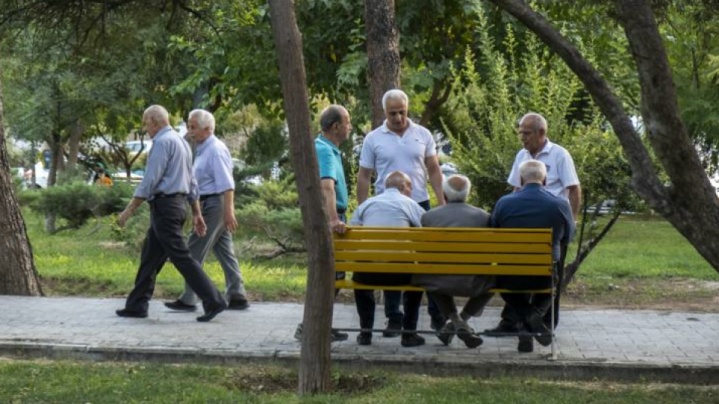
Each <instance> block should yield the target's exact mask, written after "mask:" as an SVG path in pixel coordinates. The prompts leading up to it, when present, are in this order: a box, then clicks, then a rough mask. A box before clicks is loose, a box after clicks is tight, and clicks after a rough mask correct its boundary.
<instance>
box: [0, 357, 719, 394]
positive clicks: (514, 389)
mask: <svg viewBox="0 0 719 404" xmlns="http://www.w3.org/2000/svg"><path fill="white" fill-rule="evenodd" d="M332 378H333V383H334V386H335V389H334V392H333V393H332V394H329V395H318V396H314V397H308V398H304V399H303V398H299V397H298V396H297V395H296V386H297V384H296V380H297V375H296V373H295V372H293V371H289V370H286V369H281V368H274V367H258V366H253V365H248V366H243V367H241V368H228V367H217V366H213V367H210V366H197V365H161V364H134V363H130V364H128V363H120V364H116V363H77V362H67V361H58V362H47V361H13V360H4V361H0V402H8V403H14V402H17V403H21V402H22V403H25V402H28V403H29V402H57V403H60V402H78V403H79V402H82V403H126V402H153V403H207V402H212V403H282V404H287V403H407V402H412V403H448V404H455V403H498V404H500V403H542V404H546V403H568V404H574V403H607V404H609V403H611V404H615V403H651V404H659V403H679V402H682V403H700V402H701V403H708V402H717V400H718V399H719V388H717V387H716V386H711V387H702V386H691V385H682V386H677V385H667V384H661V385H660V384H651V383H643V384H621V383H608V382H561V383H560V382H551V381H541V380H535V379H507V378H490V379H476V378H469V377H448V378H443V377H430V376H424V375H406V374H396V373H382V372H373V373H369V374H359V373H349V372H334V373H333V377H332Z"/></svg>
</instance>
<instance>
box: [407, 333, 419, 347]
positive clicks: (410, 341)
mask: <svg viewBox="0 0 719 404" xmlns="http://www.w3.org/2000/svg"><path fill="white" fill-rule="evenodd" d="M420 345H424V338H422V337H420V336H419V335H418V334H417V333H412V334H402V346H403V347H407V348H411V347H413V346H420Z"/></svg>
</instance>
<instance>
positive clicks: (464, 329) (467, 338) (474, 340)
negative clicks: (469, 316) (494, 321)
mask: <svg viewBox="0 0 719 404" xmlns="http://www.w3.org/2000/svg"><path fill="white" fill-rule="evenodd" d="M455 328H456V329H457V338H459V339H461V340H462V341H463V342H464V345H466V346H467V348H472V349H474V348H476V347H478V346H480V345H482V343H483V342H484V341H483V340H482V338H481V337H480V336H479V335H476V334H475V333H474V330H473V329H472V327H470V326H469V325H467V323H466V322H462V324H459V325H457V326H455Z"/></svg>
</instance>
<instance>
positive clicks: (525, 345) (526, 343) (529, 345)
mask: <svg viewBox="0 0 719 404" xmlns="http://www.w3.org/2000/svg"><path fill="white" fill-rule="evenodd" d="M517 351H519V352H522V353H530V352H534V341H532V337H529V336H525V335H521V336H520V337H519V344H518V345H517Z"/></svg>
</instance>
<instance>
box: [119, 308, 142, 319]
mask: <svg viewBox="0 0 719 404" xmlns="http://www.w3.org/2000/svg"><path fill="white" fill-rule="evenodd" d="M115 314H117V315H118V316H120V317H132V318H146V317H147V312H146V311H132V310H128V309H120V310H115Z"/></svg>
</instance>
